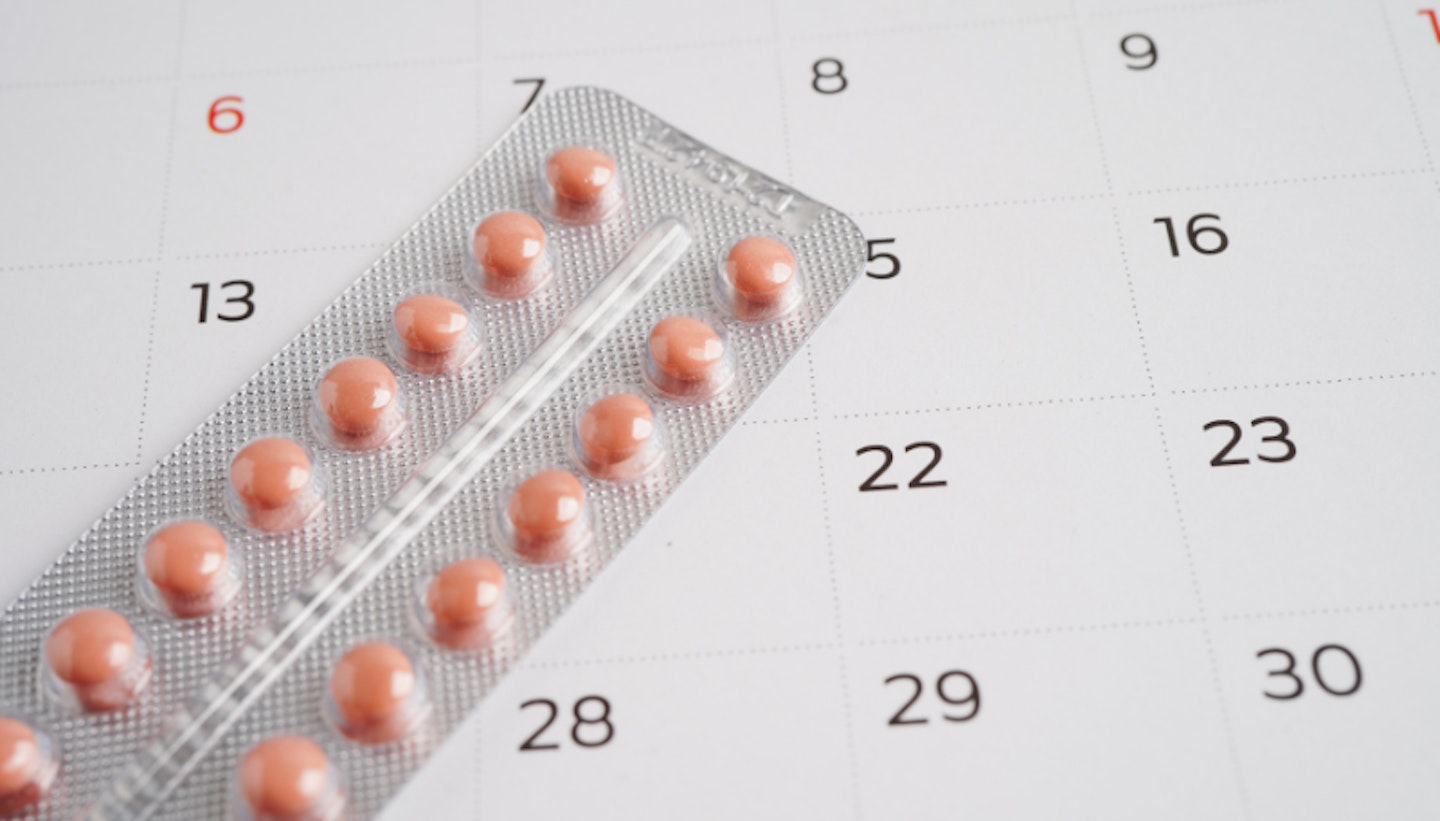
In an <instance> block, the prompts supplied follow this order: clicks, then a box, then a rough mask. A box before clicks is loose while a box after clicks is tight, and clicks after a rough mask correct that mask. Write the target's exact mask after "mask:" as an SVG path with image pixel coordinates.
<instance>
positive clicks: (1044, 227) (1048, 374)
mask: <svg viewBox="0 0 1440 821" xmlns="http://www.w3.org/2000/svg"><path fill="white" fill-rule="evenodd" d="M865 227H866V230H867V232H869V233H870V235H871V236H873V237H894V241H893V242H892V243H889V244H886V245H884V246H879V245H875V244H873V241H872V246H871V254H872V256H873V257H875V258H874V260H873V261H872V262H871V264H870V266H869V268H867V271H872V272H876V273H880V274H888V273H890V272H891V271H892V270H893V269H895V267H896V265H897V264H898V266H899V272H898V273H896V274H895V275H894V276H891V277H888V278H884V279H877V278H876V277H874V276H866V277H864V278H862V279H861V281H860V282H858V283H856V285H855V293H854V294H853V296H851V297H850V298H848V299H846V300H845V302H843V303H841V304H840V306H839V308H838V309H837V310H836V312H835V315H834V316H833V317H831V319H830V320H829V321H827V322H826V323H825V326H824V327H823V328H821V329H820V331H819V333H818V334H817V337H816V342H815V364H816V377H817V383H818V386H819V392H820V407H821V410H822V411H823V412H824V413H826V414H855V413H867V412H889V413H894V412H900V411H916V410H927V409H934V408H948V407H957V406H971V405H981V404H989V403H1003V402H1034V401H1047V400H1056V399H1063V398H1071V399H1074V398H1081V397H1097V396H1112V395H1117V394H1120V395H1128V394H1135V393H1141V392H1146V391H1148V390H1149V383H1148V381H1147V380H1146V376H1145V365H1144V361H1143V359H1142V357H1141V348H1140V338H1139V336H1138V334H1137V331H1136V327H1135V321H1134V317H1133V314H1132V309H1131V306H1130V296H1129V292H1128V290H1127V287H1126V280H1125V272H1124V268H1123V265H1122V259H1121V256H1120V253H1119V251H1118V250H1117V249H1116V242H1115V224H1114V220H1113V219H1112V218H1111V216H1110V213H1109V209H1108V208H1106V207H1105V206H1103V205H1099V206H1097V205H1095V204H1093V203H1058V204H1049V205H1035V206H1025V207H1011V208H981V209H971V210H957V211H936V212H928V213H918V214H906V215H888V216H885V217H875V218H868V219H866V220H865ZM1040 236H1043V241H1035V240H1034V239H1033V238H1036V237H1040ZM877 252H884V253H890V254H893V255H894V256H895V257H896V260H897V261H896V262H892V261H887V260H881V259H880V258H879V257H878V256H876V254H877ZM942 352H943V353H942ZM857 386H863V387H861V388H860V389H858V390H857Z"/></svg>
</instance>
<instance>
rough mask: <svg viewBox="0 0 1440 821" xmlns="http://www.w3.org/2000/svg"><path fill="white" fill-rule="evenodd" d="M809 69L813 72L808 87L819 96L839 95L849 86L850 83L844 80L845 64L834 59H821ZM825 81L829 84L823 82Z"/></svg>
mask: <svg viewBox="0 0 1440 821" xmlns="http://www.w3.org/2000/svg"><path fill="white" fill-rule="evenodd" d="M810 68H811V70H813V71H814V72H815V76H814V78H813V79H811V80H810V87H811V88H813V89H815V90H816V91H818V92H820V93H821V94H839V93H840V92H842V91H844V90H845V87H846V86H848V85H850V81H849V80H846V79H845V64H844V63H842V62H840V61H839V60H837V59H835V58H834V57H821V58H820V59H819V60H816V61H815V65H813V66H811V67H810ZM821 69H825V70H823V71H822V70H821ZM826 80H829V81H830V82H824V81H826Z"/></svg>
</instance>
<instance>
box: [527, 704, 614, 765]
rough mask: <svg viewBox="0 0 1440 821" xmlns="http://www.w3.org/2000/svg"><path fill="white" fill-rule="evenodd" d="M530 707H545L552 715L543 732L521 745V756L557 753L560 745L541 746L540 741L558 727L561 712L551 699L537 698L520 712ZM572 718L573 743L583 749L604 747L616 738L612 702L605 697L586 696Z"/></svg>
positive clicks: (549, 743) (532, 735)
mask: <svg viewBox="0 0 1440 821" xmlns="http://www.w3.org/2000/svg"><path fill="white" fill-rule="evenodd" d="M528 707H543V708H545V709H546V710H548V711H549V712H550V714H549V715H548V716H546V718H545V723H544V724H541V725H540V729H538V730H536V731H535V732H533V733H531V734H530V737H529V738H527V739H525V741H524V742H522V743H521V744H520V752H522V753H526V752H535V751H538V750H558V749H560V744H559V742H554V741H550V742H542V741H541V740H540V737H541V736H543V735H545V731H546V730H548V729H550V725H551V724H554V723H555V719H556V717H558V716H559V715H560V708H559V707H558V706H556V704H555V702H553V701H551V700H550V699H548V698H534V699H531V700H529V701H527V702H525V703H524V704H521V705H520V710H521V712H524V711H525V709H526V708H528ZM570 715H571V716H572V717H573V718H574V719H575V721H574V723H573V724H572V725H571V726H570V740H571V741H574V742H575V743H576V744H577V745H579V746H581V747H604V746H605V745H606V744H609V743H610V740H611V739H612V738H614V737H615V725H614V724H611V723H610V702H609V700H608V699H606V698H605V697H604V696H585V697H583V698H581V699H578V700H577V701H576V702H575V706H574V707H573V708H571V711H570Z"/></svg>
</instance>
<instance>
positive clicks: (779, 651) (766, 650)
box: [517, 642, 840, 670]
mask: <svg viewBox="0 0 1440 821" xmlns="http://www.w3.org/2000/svg"><path fill="white" fill-rule="evenodd" d="M838 649H840V645H839V644H836V643H834V642H812V643H808V644H777V645H772V646H769V647H742V648H729V649H723V650H694V651H685V652H678V653H650V654H646V655H633V656H606V657H601V658H579V659H552V660H543V661H525V660H521V661H520V663H519V664H518V665H517V667H518V668H520V669H524V670H558V669H567V668H572V667H602V666H606V665H612V664H613V665H621V664H660V663H670V662H684V661H709V660H712V659H722V658H746V657H755V656H778V655H786V654H791V653H819V652H824V651H834V650H838Z"/></svg>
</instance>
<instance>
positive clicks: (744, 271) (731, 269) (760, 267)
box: [725, 237, 795, 300]
mask: <svg viewBox="0 0 1440 821" xmlns="http://www.w3.org/2000/svg"><path fill="white" fill-rule="evenodd" d="M725 273H726V276H728V277H729V278H730V282H731V284H733V285H734V286H735V291H736V292H737V293H738V294H740V295H741V296H743V297H745V298H747V299H753V300H765V299H771V298H773V297H774V296H775V295H776V294H777V293H779V292H781V291H783V290H785V288H787V287H788V286H789V285H790V281H791V280H792V279H794V278H795V255H794V254H792V253H790V249H789V248H786V247H785V245H784V243H782V242H780V241H778V240H774V239H771V238H770V237H746V238H745V239H742V240H740V241H739V242H737V243H735V244H734V245H732V246H731V247H730V253H728V254H726V255H725Z"/></svg>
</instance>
